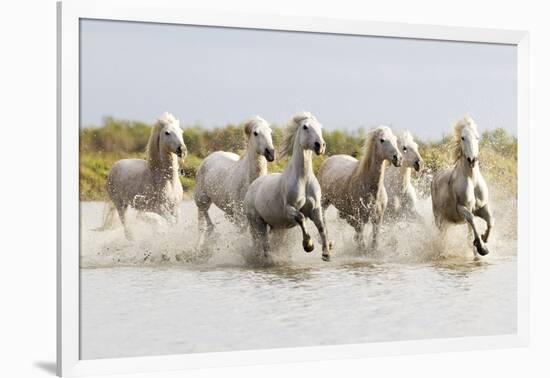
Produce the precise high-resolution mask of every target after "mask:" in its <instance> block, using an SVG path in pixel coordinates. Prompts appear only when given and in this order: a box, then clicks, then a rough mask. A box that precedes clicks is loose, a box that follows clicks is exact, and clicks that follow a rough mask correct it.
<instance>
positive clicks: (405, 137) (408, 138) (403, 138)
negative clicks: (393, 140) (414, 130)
mask: <svg viewBox="0 0 550 378" xmlns="http://www.w3.org/2000/svg"><path fill="white" fill-rule="evenodd" d="M397 141H398V142H400V143H405V144H412V143H414V138H413V136H412V134H411V133H410V131H409V130H403V131H401V132H400V133H399V135H398V136H397Z"/></svg>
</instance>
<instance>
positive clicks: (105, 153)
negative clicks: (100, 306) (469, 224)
mask: <svg viewBox="0 0 550 378" xmlns="http://www.w3.org/2000/svg"><path fill="white" fill-rule="evenodd" d="M149 132H150V125H147V124H144V123H141V122H130V121H122V120H115V119H113V118H106V119H105V120H104V122H103V125H102V126H101V127H98V128H85V129H82V130H81V132H80V199H81V200H82V201H89V200H104V199H106V192H105V182H106V179H107V176H108V174H109V170H110V168H111V167H112V165H113V164H114V162H116V161H117V160H120V159H125V158H140V159H143V158H144V157H145V146H146V145H147V140H148V138H149ZM281 136H282V130H281V128H279V127H275V128H274V131H273V141H274V144H275V146H278V145H279V141H280V140H281ZM323 136H324V138H325V141H326V142H327V154H326V155H325V156H320V157H315V158H314V170H315V171H317V169H318V168H319V166H320V165H321V163H322V162H323V160H324V159H326V157H327V156H331V155H334V154H349V155H352V156H354V157H356V158H358V157H359V155H360V151H361V145H362V141H363V139H364V132H363V131H359V132H347V131H341V130H335V131H327V130H325V131H324V132H323ZM184 139H185V144H186V145H187V148H188V152H189V154H188V156H187V158H186V159H185V161H184V162H183V164H182V167H181V168H182V170H183V172H184V176H182V177H181V182H182V185H183V188H184V191H185V192H186V193H191V192H192V190H193V187H194V184H195V174H196V171H197V168H198V166H199V165H200V163H201V162H202V160H203V159H204V158H205V157H206V156H208V154H210V153H212V152H214V151H219V150H224V151H235V152H237V153H240V152H242V151H243V150H244V149H245V148H246V142H245V139H244V135H243V131H242V129H241V127H240V126H238V125H232V124H230V125H227V126H225V127H222V128H216V129H213V130H206V129H204V128H202V127H201V126H200V125H193V126H189V127H185V128H184ZM418 144H419V146H420V153H421V155H422V157H423V158H424V162H425V168H424V169H423V170H422V172H421V173H420V174H415V175H414V180H415V183H416V185H417V187H418V190H419V193H420V194H421V195H427V194H429V185H430V182H431V177H432V175H433V174H434V173H435V172H437V171H438V170H440V169H442V168H445V167H448V166H450V165H451V164H452V161H451V153H450V151H451V148H450V145H451V140H450V137H444V138H442V140H441V141H438V142H431V143H422V142H420V141H418ZM480 150H481V156H480V161H481V170H482V173H483V175H484V177H485V178H486V180H487V181H488V183H489V185H490V186H491V187H493V188H498V194H499V195H505V196H509V195H513V196H515V195H516V193H517V140H516V138H515V137H513V136H511V135H509V134H507V133H506V131H505V130H503V129H496V130H492V131H486V132H484V133H483V135H482V137H481V141H480ZM285 165H286V161H285V160H280V159H277V160H275V162H273V163H270V164H269V170H270V172H280V171H282V170H283V168H284V167H285ZM492 195H493V194H492Z"/></svg>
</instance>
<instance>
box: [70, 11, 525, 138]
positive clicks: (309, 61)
mask: <svg viewBox="0 0 550 378" xmlns="http://www.w3.org/2000/svg"><path fill="white" fill-rule="evenodd" d="M80 31H81V35H80V38H81V50H80V54H81V59H80V75H81V94H80V95H81V98H80V104H81V105H80V110H81V114H80V116H81V123H80V127H92V126H100V125H101V123H102V119H103V118H104V117H106V116H112V117H115V118H121V119H128V120H135V121H143V122H147V123H151V122H153V121H154V120H155V119H156V118H157V117H158V116H159V115H160V114H162V113H163V112H164V111H169V112H171V113H173V114H174V115H175V116H176V117H177V118H179V119H180V120H181V121H182V123H183V126H185V125H190V124H196V123H200V124H202V125H203V126H204V127H207V128H212V127H219V126H225V125H226V124H228V123H233V124H237V123H240V122H242V121H243V120H245V119H246V118H248V117H250V116H252V115H260V116H261V117H263V118H265V119H266V120H268V121H269V122H271V123H274V124H278V125H282V124H284V123H286V122H287V121H288V120H289V119H290V118H291V117H292V115H293V114H294V113H296V112H299V111H303V110H306V111H310V112H312V113H313V114H314V115H315V116H316V117H317V118H318V119H319V121H320V122H321V123H322V124H323V127H324V128H325V129H328V130H334V129H346V130H350V131H353V130H358V129H361V128H364V129H368V128H370V127H373V126H377V125H380V124H384V125H389V126H391V127H392V128H393V129H394V130H396V131H397V130H403V129H407V130H410V131H411V132H412V133H413V134H414V135H416V136H418V137H419V138H421V139H423V140H436V139H439V138H440V137H441V136H442V135H444V134H446V133H449V132H450V130H451V127H452V125H453V124H454V123H455V122H456V121H457V120H458V119H459V118H461V117H463V116H464V115H470V116H472V117H473V118H474V120H475V121H476V123H477V124H478V127H479V129H480V131H483V130H488V129H495V128H497V127H502V128H505V129H506V130H507V131H508V132H510V133H512V134H514V135H517V131H516V128H517V125H516V123H517V72H516V71H517V51H516V47H515V46H511V45H496V44H481V43H462V42H447V41H432V40H414V39H402V38H384V37H366V36H351V35H334V34H322V33H302V32H287V31H272V30H251V29H231V28H217V27H202V26H186V25H168V24H154V23H137V22H121V21H105V20H82V21H81V27H80Z"/></svg>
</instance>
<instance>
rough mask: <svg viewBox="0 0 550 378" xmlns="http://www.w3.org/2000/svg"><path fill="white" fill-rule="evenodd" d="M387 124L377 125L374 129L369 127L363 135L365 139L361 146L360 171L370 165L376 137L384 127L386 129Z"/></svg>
mask: <svg viewBox="0 0 550 378" xmlns="http://www.w3.org/2000/svg"><path fill="white" fill-rule="evenodd" d="M387 128H388V127H387V126H378V127H376V128H374V129H371V130H370V131H369V132H368V133H367V136H366V137H365V141H364V142H363V146H362V147H361V159H360V160H359V169H360V171H363V170H364V169H368V167H369V166H370V163H371V160H372V157H373V156H374V149H375V146H376V137H377V135H378V133H379V132H380V131H382V130H384V129H387Z"/></svg>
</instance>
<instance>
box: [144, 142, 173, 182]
mask: <svg viewBox="0 0 550 378" xmlns="http://www.w3.org/2000/svg"><path fill="white" fill-rule="evenodd" d="M149 167H150V168H151V170H152V171H153V172H154V173H156V174H157V176H158V177H160V178H161V179H162V181H174V180H176V179H178V158H177V157H176V155H174V154H173V153H171V152H169V151H168V150H166V148H165V147H164V146H161V148H160V150H159V153H158V155H157V156H150V157H149Z"/></svg>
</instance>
